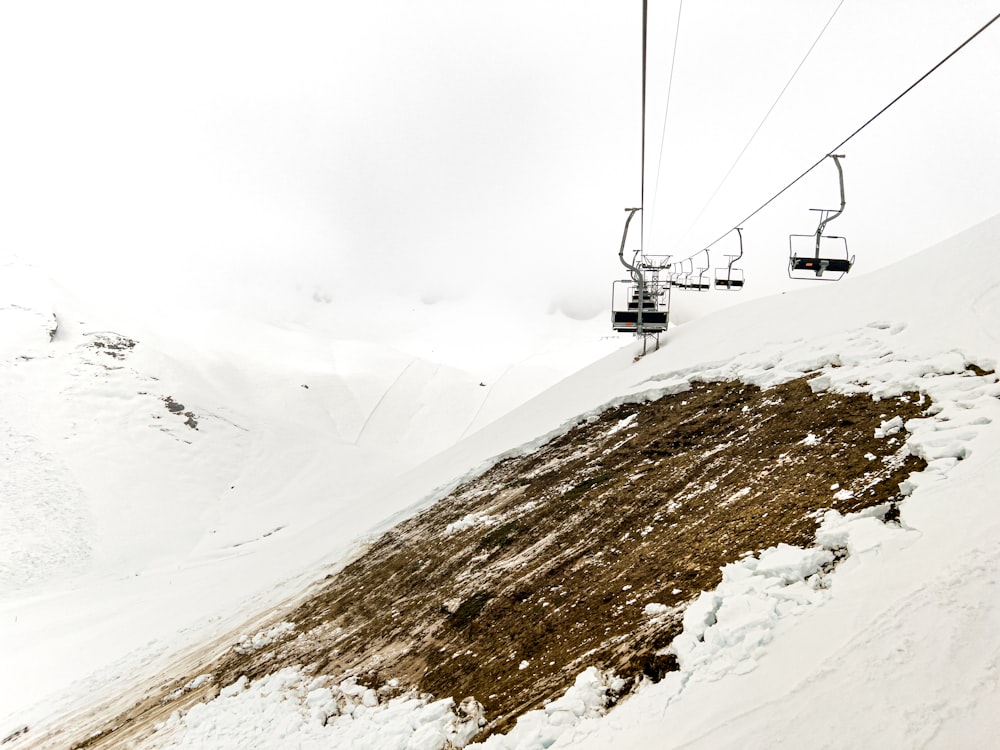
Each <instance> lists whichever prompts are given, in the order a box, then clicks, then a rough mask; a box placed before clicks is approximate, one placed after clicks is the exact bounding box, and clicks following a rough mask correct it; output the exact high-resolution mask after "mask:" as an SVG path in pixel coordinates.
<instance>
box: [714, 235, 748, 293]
mask: <svg viewBox="0 0 1000 750" xmlns="http://www.w3.org/2000/svg"><path fill="white" fill-rule="evenodd" d="M736 232H737V234H739V237H740V254H739V255H727V256H726V257H727V258H729V262H728V263H726V265H725V266H719V267H718V268H716V269H715V288H716V289H722V290H724V291H727V292H738V291H740V290H742V289H743V269H742V268H737V267H736V265H735V263H736V261H738V260H739V259H740V258H742V257H743V230H742V228H740V227H736Z"/></svg>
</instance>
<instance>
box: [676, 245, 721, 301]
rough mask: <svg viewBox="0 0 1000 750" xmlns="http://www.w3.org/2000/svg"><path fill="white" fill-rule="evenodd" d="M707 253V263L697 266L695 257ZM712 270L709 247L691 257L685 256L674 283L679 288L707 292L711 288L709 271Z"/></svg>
mask: <svg viewBox="0 0 1000 750" xmlns="http://www.w3.org/2000/svg"><path fill="white" fill-rule="evenodd" d="M702 253H705V265H704V266H695V264H694V259H695V258H697V257H698V256H699V255H701V254H702ZM710 270H711V260H710V259H709V253H708V248H705V249H704V250H699V251H698V252H697V253H695V254H694V255H692V256H691V257H690V258H685V259H684V260H682V261H681V262H680V273H679V275H678V278H677V280H676V281H674V285H675V286H677V288H678V289H684V290H692V291H695V292H707V291H708V290H709V289H711V286H712V285H711V284H710V283H709V278H708V272H709V271H710Z"/></svg>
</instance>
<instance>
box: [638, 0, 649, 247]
mask: <svg viewBox="0 0 1000 750" xmlns="http://www.w3.org/2000/svg"><path fill="white" fill-rule="evenodd" d="M648 6H649V3H648V0H642V149H641V151H642V154H641V157H640V166H639V252H640V253H642V252H644V244H643V242H644V240H645V237H646V19H647V18H648Z"/></svg>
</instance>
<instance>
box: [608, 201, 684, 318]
mask: <svg viewBox="0 0 1000 750" xmlns="http://www.w3.org/2000/svg"><path fill="white" fill-rule="evenodd" d="M625 210H626V211H628V212H629V215H628V218H627V219H626V220H625V231H624V233H623V234H622V244H621V249H620V250H619V251H618V259H619V260H620V261H621V263H622V265H623V266H625V268H627V269H628V271H629V276H630V278H628V279H622V280H619V281H615V282H614V283H613V284H612V286H611V327H612V329H613V330H615V331H617V332H619V333H635V334H638V335H641V336H645V335H648V334H659V333H661V332H663V331H666V330H667V324H668V321H669V317H670V303H669V300H668V301H667V302H666V304H664V296H665V295H669V289H668V287H669V283H668V282H666V281H661V280H660V277H659V274H660V271H661V270H665V269H666V267H667V262H666V258H664V260H663V262H662V263H659V264H657V263H655V262H647V258H646V257H645V256H643V255H642V253H641V252H639V251H636V253H635V257H634V258H633V259H632V262H631V263H629V262H628V261H627V260H625V239H626V237H627V236H628V226H629V223H630V222H631V221H632V217H633V216H635V214H636V212H638V211H639V210H640V209H638V208H627V209H625Z"/></svg>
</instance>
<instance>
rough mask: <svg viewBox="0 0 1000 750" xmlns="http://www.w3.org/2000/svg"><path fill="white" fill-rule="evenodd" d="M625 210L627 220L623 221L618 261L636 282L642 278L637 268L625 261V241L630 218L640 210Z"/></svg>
mask: <svg viewBox="0 0 1000 750" xmlns="http://www.w3.org/2000/svg"><path fill="white" fill-rule="evenodd" d="M625 210H626V211H628V218H627V219H625V231H624V232H622V245H621V247H620V248H619V250H618V260H620V261H621V263H622V265H623V266H625V268H627V269H628V270H629V272H630V273H631V274H632V278H633V279H636V280H637V281H638V280H639V278H640V277H641V276H642V273H641V272H640V271H639V267H638V266H636V265H634V264H633V263H629V262H628V261H627V260H625V241H626V240H627V239H628V225H629V224H630V223H631V222H632V217H633V216H635V214H636V212H638V211H641V210H642V209H641V208H626V209H625ZM634 260H635V259H634V258H633V261H634Z"/></svg>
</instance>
